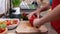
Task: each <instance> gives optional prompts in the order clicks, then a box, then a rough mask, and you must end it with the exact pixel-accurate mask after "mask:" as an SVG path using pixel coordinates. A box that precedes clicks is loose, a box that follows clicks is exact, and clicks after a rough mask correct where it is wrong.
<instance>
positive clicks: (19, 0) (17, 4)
mask: <svg viewBox="0 0 60 34" xmlns="http://www.w3.org/2000/svg"><path fill="white" fill-rule="evenodd" d="M20 3H21V0H12V4H13V7H18V6H19V5H20Z"/></svg>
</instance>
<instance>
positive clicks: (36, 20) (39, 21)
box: [33, 18, 43, 27]
mask: <svg viewBox="0 0 60 34" xmlns="http://www.w3.org/2000/svg"><path fill="white" fill-rule="evenodd" d="M42 24H43V23H42V21H41V20H40V19H39V18H37V19H34V21H33V25H34V26H35V27H40V26H41V25H42Z"/></svg>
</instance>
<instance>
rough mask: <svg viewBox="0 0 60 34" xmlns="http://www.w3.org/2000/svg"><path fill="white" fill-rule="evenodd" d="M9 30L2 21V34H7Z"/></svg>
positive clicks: (0, 32) (0, 27)
mask: <svg viewBox="0 0 60 34" xmlns="http://www.w3.org/2000/svg"><path fill="white" fill-rule="evenodd" d="M7 30H8V29H7V26H6V23H5V22H4V21H0V34H6V33H7Z"/></svg>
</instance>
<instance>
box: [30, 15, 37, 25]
mask: <svg viewBox="0 0 60 34" xmlns="http://www.w3.org/2000/svg"><path fill="white" fill-rule="evenodd" d="M35 18H37V17H36V16H35V15H33V16H32V17H31V18H30V19H29V22H30V23H31V25H32V26H33V21H34V19H35Z"/></svg>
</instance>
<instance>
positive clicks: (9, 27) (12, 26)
mask: <svg viewBox="0 0 60 34" xmlns="http://www.w3.org/2000/svg"><path fill="white" fill-rule="evenodd" d="M13 20H14V19H13ZM16 20H18V23H17V24H12V25H9V26H7V28H8V29H14V28H15V27H17V26H18V25H19V19H16Z"/></svg>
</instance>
